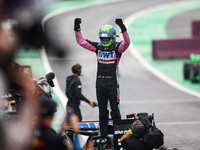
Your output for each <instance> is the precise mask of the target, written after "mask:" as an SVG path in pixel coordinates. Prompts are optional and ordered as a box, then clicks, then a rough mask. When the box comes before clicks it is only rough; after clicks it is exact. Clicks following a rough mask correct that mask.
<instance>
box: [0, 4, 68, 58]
mask: <svg viewBox="0 0 200 150" xmlns="http://www.w3.org/2000/svg"><path fill="white" fill-rule="evenodd" d="M60 1H62V0H39V1H37V0H2V2H1V3H0V4H1V6H2V7H1V10H0V11H1V12H2V17H1V18H2V19H9V20H13V21H15V22H16V29H17V31H18V34H19V39H20V42H21V45H22V46H24V47H25V48H26V49H31V48H34V49H38V50H39V49H41V48H42V47H44V46H45V47H46V48H48V50H51V51H52V52H53V53H55V54H56V55H57V56H61V55H60V54H63V55H64V52H61V51H63V50H62V49H61V48H59V47H58V45H56V44H54V42H52V41H51V40H50V38H49V36H47V35H46V33H45V29H44V26H43V25H42V19H43V17H44V12H45V10H46V9H47V7H48V6H50V5H51V4H54V3H57V2H60ZM46 50H47V49H46Z"/></svg>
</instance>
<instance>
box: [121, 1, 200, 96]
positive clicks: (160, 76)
mask: <svg viewBox="0 0 200 150" xmlns="http://www.w3.org/2000/svg"><path fill="white" fill-rule="evenodd" d="M177 3H178V5H181V4H184V3H186V2H177ZM170 5H171V3H168V4H164V5H159V6H155V7H152V8H148V9H145V10H142V11H139V12H137V13H134V14H133V15H131V16H130V17H129V18H128V19H126V20H125V24H126V25H127V27H128V26H129V25H130V24H131V23H132V22H133V21H134V20H136V19H137V18H139V17H141V16H143V15H145V14H148V13H151V12H154V11H158V10H161V9H163V8H165V7H169V6H170ZM129 51H130V52H131V54H132V55H133V56H134V57H136V58H137V59H138V60H139V62H140V63H141V64H142V65H144V66H145V67H146V68H147V69H148V70H149V71H151V72H152V73H153V74H154V75H156V76H157V77H159V78H160V79H161V80H163V81H164V82H166V83H168V84H170V85H171V86H173V87H175V88H177V89H179V90H181V91H183V92H185V93H188V94H190V95H193V96H196V97H199V98H200V93H198V92H195V91H193V90H190V89H188V88H186V87H184V86H182V85H180V84H178V83H176V82H174V81H173V80H171V79H169V78H168V77H166V76H165V75H163V74H162V73H161V72H160V71H158V70H157V69H156V68H154V67H153V66H152V65H150V64H149V63H148V62H147V61H146V60H145V59H144V58H143V57H142V56H141V55H140V53H139V52H138V50H137V49H136V47H135V46H134V45H133V44H132V43H131V44H130V46H129Z"/></svg>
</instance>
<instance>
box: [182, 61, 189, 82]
mask: <svg viewBox="0 0 200 150" xmlns="http://www.w3.org/2000/svg"><path fill="white" fill-rule="evenodd" d="M183 77H184V79H189V78H190V63H184V66H183Z"/></svg>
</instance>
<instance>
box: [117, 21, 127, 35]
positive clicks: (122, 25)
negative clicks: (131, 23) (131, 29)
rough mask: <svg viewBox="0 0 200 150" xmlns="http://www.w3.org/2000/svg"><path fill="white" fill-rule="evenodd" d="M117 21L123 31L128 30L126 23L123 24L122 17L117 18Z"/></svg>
mask: <svg viewBox="0 0 200 150" xmlns="http://www.w3.org/2000/svg"><path fill="white" fill-rule="evenodd" d="M115 23H116V24H117V25H118V26H119V27H120V28H121V31H122V33H123V32H125V31H126V30H127V29H126V27H125V25H124V24H123V21H122V19H120V18H117V19H116V20H115Z"/></svg>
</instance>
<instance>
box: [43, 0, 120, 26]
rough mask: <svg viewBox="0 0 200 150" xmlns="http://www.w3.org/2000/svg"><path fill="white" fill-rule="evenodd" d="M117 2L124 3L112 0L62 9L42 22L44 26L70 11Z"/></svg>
mask: <svg viewBox="0 0 200 150" xmlns="http://www.w3.org/2000/svg"><path fill="white" fill-rule="evenodd" d="M117 1H122V0H112V1H105V2H102V1H98V2H95V3H92V4H85V5H81V6H74V7H71V8H63V9H60V10H57V11H54V12H52V13H50V14H48V15H47V16H45V17H44V18H43V20H42V24H43V25H44V23H45V22H46V21H47V20H48V19H50V18H52V17H54V16H57V15H60V14H62V13H66V12H69V11H74V10H78V9H83V8H88V7H92V6H97V5H103V4H108V3H114V2H117Z"/></svg>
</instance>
